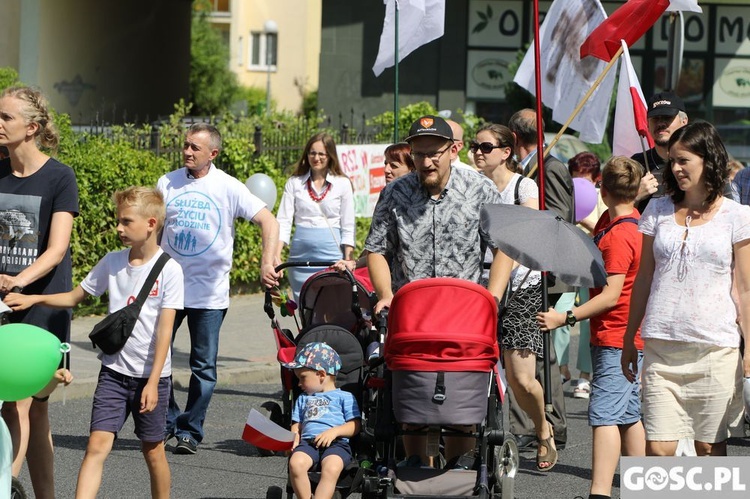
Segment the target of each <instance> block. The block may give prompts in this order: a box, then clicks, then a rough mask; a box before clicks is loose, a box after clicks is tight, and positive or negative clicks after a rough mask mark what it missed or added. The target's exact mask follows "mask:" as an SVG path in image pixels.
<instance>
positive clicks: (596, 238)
mask: <svg viewBox="0 0 750 499" xmlns="http://www.w3.org/2000/svg"><path fill="white" fill-rule="evenodd" d="M623 222H629V223H634V224H637V223H638V220H636V219H635V218H633V217H625V218H621V219H619V220H616V221H615V223H613V224H609V226H608V227H607V228H606V229H604V230H603V231H601V232H600V233H598V234H597V235H595V236H594V244H596V245H597V246H599V241H601V240H602V238H603V237H604V236H606V235H607V232H609V231H610V230H612V229H613V228H614V227H615V225H620V224H621V223H623Z"/></svg>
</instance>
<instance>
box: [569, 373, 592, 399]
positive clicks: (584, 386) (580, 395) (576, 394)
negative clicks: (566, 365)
mask: <svg viewBox="0 0 750 499" xmlns="http://www.w3.org/2000/svg"><path fill="white" fill-rule="evenodd" d="M590 396H591V383H589V380H587V379H584V378H580V379H579V380H578V383H577V384H576V387H575V389H574V390H573V398H574V399H587V398H589V397H590Z"/></svg>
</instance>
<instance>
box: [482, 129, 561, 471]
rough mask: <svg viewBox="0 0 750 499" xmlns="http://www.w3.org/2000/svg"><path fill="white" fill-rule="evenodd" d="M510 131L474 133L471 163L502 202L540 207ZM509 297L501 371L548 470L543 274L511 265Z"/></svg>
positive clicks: (553, 454)
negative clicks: (542, 377) (542, 379)
mask: <svg viewBox="0 0 750 499" xmlns="http://www.w3.org/2000/svg"><path fill="white" fill-rule="evenodd" d="M513 143H514V138H513V133H512V132H511V131H510V129H509V128H508V127H506V126H503V125H496V124H487V125H484V126H483V127H481V128H480V129H479V130H478V131H477V135H476V140H474V141H473V142H471V144H470V145H469V149H470V150H471V152H472V153H473V155H474V164H475V165H476V166H477V168H479V171H480V172H482V173H483V174H484V175H486V176H487V177H489V178H490V179H491V180H492V181H493V182H494V183H495V185H496V186H497V189H498V190H499V191H500V197H501V199H502V201H503V202H504V203H506V204H517V205H521V206H526V207H528V208H532V209H534V210H537V209H539V190H538V188H537V186H536V183H535V182H534V181H533V180H531V179H528V178H526V177H523V176H521V175H519V174H518V173H517V164H516V161H515V160H514V159H513ZM510 292H511V296H512V298H511V299H510V300H508V301H507V305H506V308H505V310H504V311H503V314H502V316H501V321H502V324H501V331H502V333H501V337H500V344H501V347H502V352H503V361H504V365H505V373H506V375H507V377H508V383H509V384H510V387H511V389H512V390H513V394H514V395H515V396H516V400H518V405H519V407H521V409H523V410H524V412H526V414H528V415H529V417H530V418H531V420H532V421H533V422H534V427H535V429H536V435H537V439H538V441H539V445H538V448H537V458H536V462H537V469H538V470H539V471H549V470H551V469H552V467H553V466H554V465H555V464H556V463H557V449H556V448H555V443H554V438H553V434H552V425H551V424H550V423H548V422H547V421H546V419H545V416H544V392H543V390H542V385H541V384H540V383H539V381H537V379H536V374H535V373H536V359H537V357H541V356H542V354H543V345H542V332H541V330H540V329H539V325H538V324H537V321H536V314H537V312H538V311H539V309H540V308H541V306H542V275H541V273H540V272H538V271H535V270H530V269H528V268H527V267H524V266H523V265H519V264H518V263H516V264H515V267H514V269H513V272H512V273H511V280H510Z"/></svg>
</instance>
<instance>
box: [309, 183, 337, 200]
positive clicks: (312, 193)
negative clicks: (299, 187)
mask: <svg viewBox="0 0 750 499" xmlns="http://www.w3.org/2000/svg"><path fill="white" fill-rule="evenodd" d="M330 190H331V183H330V182H328V181H326V182H325V186H324V187H323V192H322V193H321V194H320V195H318V194H316V193H315V190H314V189H313V187H312V177H310V178H308V179H307V194H309V196H310V199H312V200H313V201H315V202H316V203H320V202H321V201H323V199H324V198H325V197H326V196H327V195H328V191H330Z"/></svg>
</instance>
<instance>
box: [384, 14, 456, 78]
mask: <svg viewBox="0 0 750 499" xmlns="http://www.w3.org/2000/svg"><path fill="white" fill-rule="evenodd" d="M383 3H385V20H384V21H383V33H382V34H381V35H380V48H379V49H378V56H377V58H376V59H375V65H374V66H373V67H372V72H373V73H375V76H380V73H382V72H383V70H384V69H385V68H390V67H391V66H393V65H395V64H396V60H395V59H396V46H395V34H396V9H398V16H399V19H398V62H401V61H402V60H403V59H404V57H406V56H407V55H409V54H411V53H412V52H414V51H415V50H416V49H418V48H419V47H421V46H422V45H425V44H426V43H429V42H431V41H432V40H436V39H438V38H440V37H441V36H443V32H444V31H445V0H383Z"/></svg>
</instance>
